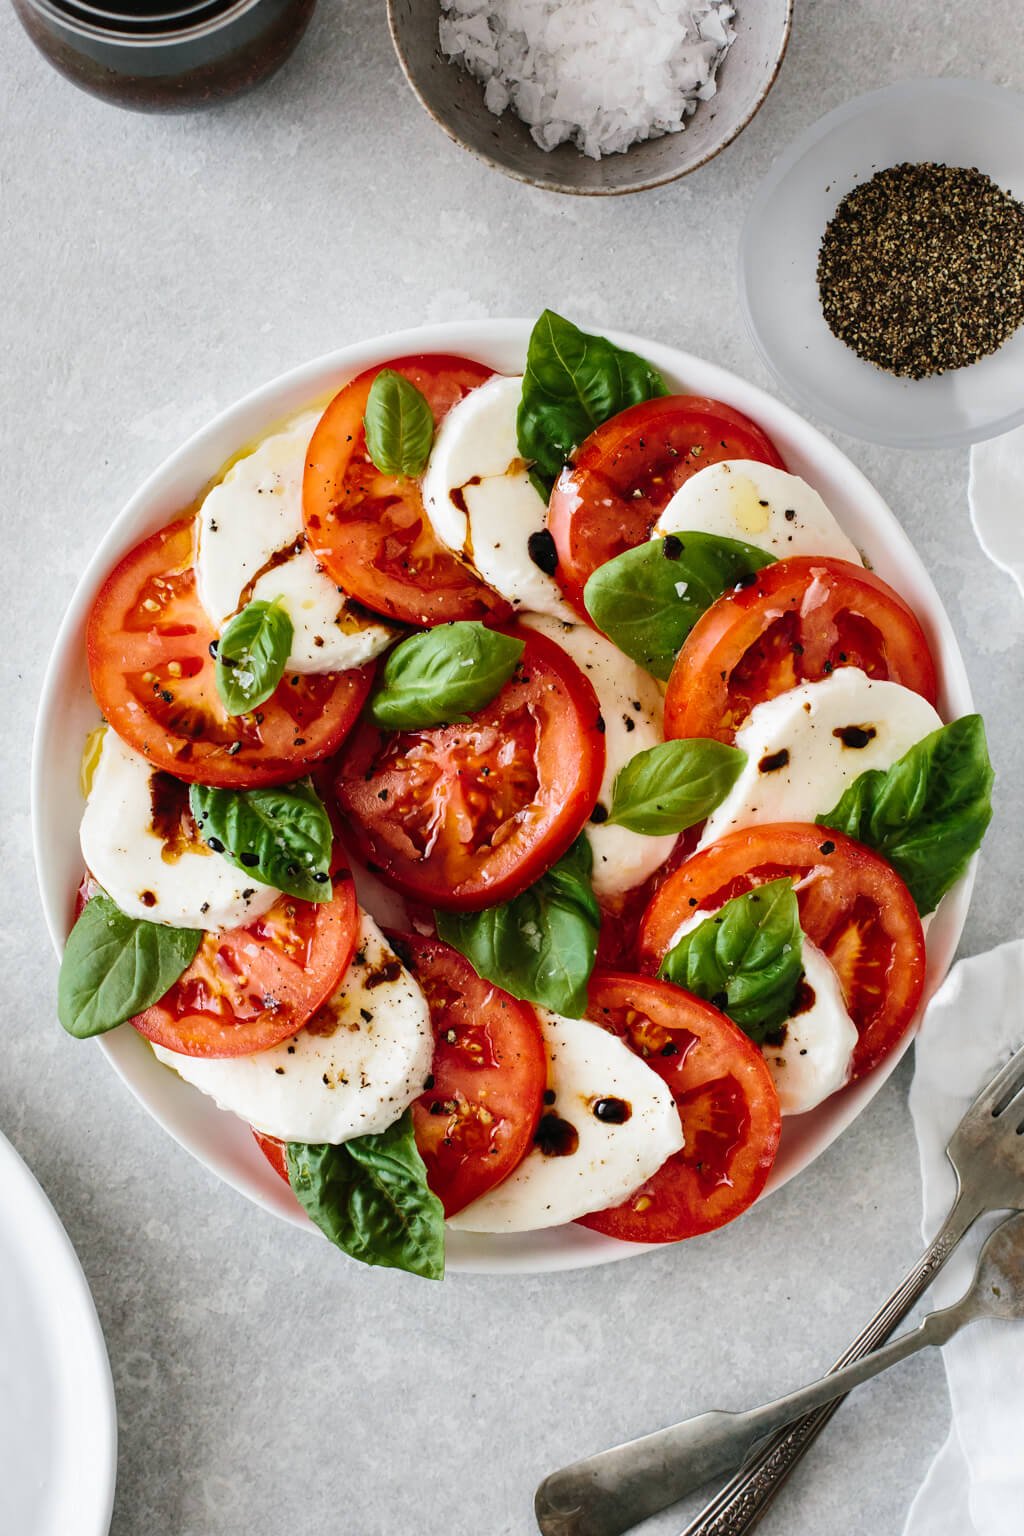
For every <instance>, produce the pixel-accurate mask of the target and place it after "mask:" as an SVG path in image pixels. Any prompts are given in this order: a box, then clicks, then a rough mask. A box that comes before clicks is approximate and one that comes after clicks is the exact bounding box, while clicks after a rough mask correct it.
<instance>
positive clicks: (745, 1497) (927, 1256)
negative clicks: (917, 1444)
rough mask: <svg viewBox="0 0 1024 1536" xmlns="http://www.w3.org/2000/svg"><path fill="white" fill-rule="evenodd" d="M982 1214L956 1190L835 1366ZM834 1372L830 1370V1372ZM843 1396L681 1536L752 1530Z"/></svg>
mask: <svg viewBox="0 0 1024 1536" xmlns="http://www.w3.org/2000/svg"><path fill="white" fill-rule="evenodd" d="M980 1214H981V1212H980V1211H979V1209H978V1208H977V1206H975V1205H974V1204H973V1203H972V1204H970V1205H968V1204H967V1203H966V1202H965V1201H964V1200H963V1198H962V1196H961V1195H960V1194H959V1193H958V1194H957V1198H956V1200H955V1201H954V1203H953V1208H952V1210H951V1211H950V1213H949V1215H948V1216H947V1217H946V1220H945V1221H944V1222H943V1224H942V1226H941V1228H940V1229H939V1231H938V1232H937V1234H936V1235H935V1237H934V1238H933V1240H932V1242H931V1243H930V1244H929V1245H928V1247H927V1248H926V1249H925V1251H924V1253H923V1254H922V1255H921V1257H920V1258H919V1259H918V1261H917V1263H916V1264H915V1265H914V1267H913V1269H911V1270H910V1271H908V1273H907V1275H906V1276H905V1277H904V1279H903V1280H902V1282H901V1283H900V1284H899V1285H898V1286H897V1287H896V1289H895V1290H894V1291H893V1293H892V1295H891V1296H890V1297H889V1298H888V1300H887V1301H885V1302H883V1303H882V1306H881V1307H880V1308H879V1310H878V1311H877V1312H876V1313H875V1315H874V1317H873V1318H872V1319H871V1321H870V1322H869V1323H868V1325H867V1327H866V1328H865V1329H864V1330H863V1332H862V1333H860V1334H859V1335H858V1336H857V1338H855V1339H854V1341H853V1343H852V1344H851V1345H850V1347H849V1349H847V1350H846V1351H845V1353H844V1354H842V1355H841V1356H840V1357H839V1359H838V1360H837V1361H836V1363H835V1365H834V1366H833V1367H832V1370H833V1371H838V1370H841V1369H842V1367H843V1366H845V1365H850V1364H851V1363H852V1362H853V1361H855V1360H860V1359H861V1358H862V1357H863V1356H864V1355H867V1354H870V1353H871V1351H872V1350H874V1349H877V1348H878V1346H879V1344H881V1343H883V1342H884V1341H885V1340H886V1339H887V1338H888V1337H889V1336H890V1334H891V1333H892V1332H893V1330H894V1329H895V1328H896V1326H897V1324H898V1323H900V1322H902V1320H903V1318H905V1317H906V1315H907V1313H908V1312H909V1311H910V1309H911V1308H912V1307H913V1305H914V1303H915V1302H916V1301H917V1300H918V1299H919V1297H921V1296H922V1295H923V1294H924V1292H925V1291H926V1290H927V1289H928V1287H929V1286H930V1285H931V1283H932V1281H933V1280H934V1279H935V1276H936V1275H937V1274H938V1272H939V1270H940V1269H941V1268H942V1266H943V1264H945V1262H946V1260H947V1259H948V1258H949V1256H950V1254H951V1253H952V1252H953V1250H954V1248H956V1246H957V1244H958V1243H959V1242H960V1239H961V1238H962V1237H963V1235H964V1233H965V1232H966V1231H967V1229H968V1228H969V1227H970V1226H971V1225H972V1223H973V1222H974V1221H975V1220H976V1218H977V1217H978V1216H979V1215H980ZM830 1374H831V1373H830ZM842 1401H843V1398H841V1397H838V1398H836V1399H835V1400H834V1401H833V1402H831V1403H826V1404H825V1406H824V1407H823V1408H816V1409H814V1410H813V1411H812V1412H811V1413H806V1414H804V1416H803V1417H802V1418H800V1419H797V1420H795V1422H794V1423H792V1424H789V1425H787V1427H786V1428H785V1429H781V1430H777V1431H776V1433H775V1434H773V1435H772V1436H771V1437H770V1438H769V1439H767V1440H765V1441H764V1443H763V1445H761V1446H760V1447H759V1449H758V1450H757V1451H755V1453H754V1454H753V1455H752V1456H751V1457H750V1458H749V1460H747V1461H746V1462H745V1463H744V1465H743V1466H742V1467H741V1468H740V1470H739V1471H738V1472H737V1473H736V1475H735V1477H732V1478H730V1480H729V1482H727V1483H726V1484H725V1486H724V1488H722V1489H721V1490H720V1491H719V1492H718V1493H717V1494H716V1495H715V1497H714V1498H713V1499H712V1500H711V1502H710V1503H709V1504H707V1505H706V1506H705V1508H704V1509H703V1510H702V1511H701V1513H700V1514H699V1515H698V1516H697V1518H696V1520H694V1521H693V1522H692V1523H691V1524H690V1525H688V1526H687V1527H686V1530H685V1531H684V1532H683V1536H743V1533H744V1532H746V1531H750V1530H752V1529H753V1528H754V1526H755V1525H756V1524H757V1522H758V1521H759V1520H760V1518H761V1516H762V1515H763V1514H764V1512H765V1510H766V1509H767V1508H768V1506H769V1504H771V1502H772V1500H773V1499H774V1497H775V1495H776V1494H777V1493H778V1491H779V1489H780V1488H781V1487H782V1484H783V1483H784V1482H785V1481H786V1478H787V1477H788V1476H789V1474H790V1473H791V1472H792V1470H793V1468H794V1467H795V1466H796V1465H797V1463H798V1462H799V1461H800V1460H801V1459H802V1458H803V1456H804V1455H805V1453H806V1452H807V1451H809V1450H810V1448H811V1446H812V1445H813V1444H814V1442H815V1440H816V1439H817V1438H818V1436H819V1435H820V1434H821V1431H822V1430H823V1429H824V1428H825V1425H826V1424H827V1423H828V1421H829V1419H831V1417H832V1415H833V1414H834V1413H835V1411H836V1409H837V1408H838V1407H839V1405H840V1403H842Z"/></svg>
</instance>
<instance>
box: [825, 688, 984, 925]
mask: <svg viewBox="0 0 1024 1536" xmlns="http://www.w3.org/2000/svg"><path fill="white" fill-rule="evenodd" d="M994 780H995V774H994V773H993V771H992V764H991V762H990V761H989V755H988V745H987V743H986V740H985V725H984V722H983V720H982V718H981V716H980V715H964V716H963V718H962V719H960V720H954V721H953V722H952V724H951V725H944V726H942V727H941V728H940V729H939V730H937V731H932V733H931V735H930V736H925V737H924V738H923V740H921V741H918V742H915V744H914V745H913V746H912V747H911V748H910V751H909V752H905V753H904V754H903V756H902V757H901V758H900V759H899V760H898V761H897V762H895V763H893V765H892V767H891V768H884V769H883V768H869V769H868V770H867V771H866V772H864V773H862V774H861V775H860V777H859V778H856V779H854V781H853V783H852V784H851V785H850V787H849V789H847V790H846V792H845V793H844V795H843V797H842V799H841V800H840V801H839V804H838V805H837V806H836V807H835V808H834V810H831V811H829V812H828V813H827V815H824V816H819V817H818V818H817V819H818V822H819V824H820V825H821V826H824V827H834V828H835V829H836V830H837V831H839V832H845V833H846V834H847V835H848V836H849V837H855V838H856V839H857V841H858V842H861V843H867V845H868V847H869V848H873V849H874V850H875V852H876V853H880V854H881V855H882V857H883V858H884V859H888V861H889V863H890V864H891V865H892V866H893V868H894V869H895V870H896V873H897V874H898V875H899V876H900V878H901V879H902V880H903V881H904V883H905V884H906V886H907V887H908V889H909V891H910V894H911V895H912V896H913V898H914V901H915V902H916V903H917V910H918V911H919V912H920V913H921V914H922V915H924V914H925V913H928V912H934V910H935V908H936V907H937V906H938V904H939V902H940V901H941V900H942V898H943V896H944V895H945V894H946V892H947V891H948V890H949V888H950V886H951V885H953V884H954V883H955V882H956V881H957V880H959V878H960V876H961V875H962V874H963V872H964V870H965V869H966V868H967V865H968V862H969V860H970V858H971V856H972V854H974V853H975V852H976V851H977V849H978V848H979V847H980V846H981V840H982V838H983V837H984V835H985V829H986V827H987V826H988V824H989V822H990V821H991V819H992V785H993V782H994Z"/></svg>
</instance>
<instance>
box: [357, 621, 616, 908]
mask: <svg viewBox="0 0 1024 1536" xmlns="http://www.w3.org/2000/svg"><path fill="white" fill-rule="evenodd" d="M503 633H506V634H510V635H514V636H515V637H516V638H517V639H521V640H523V641H524V642H525V649H524V651H523V655H522V658H521V661H520V664H519V666H518V668H517V669H516V672H515V674H514V676H513V677H512V679H511V680H510V681H509V682H508V683H506V684H505V686H504V688H502V689H501V691H500V693H499V694H498V695H497V696H496V697H495V698H494V699H493V700H492V701H491V703H490V704H488V705H486V706H485V708H483V709H481V710H478V711H477V713H476V714H475V715H474V716H473V717H472V718H471V720H470V721H469V722H468V723H467V724H463V725H449V726H436V727H434V728H432V729H428V730H421V731H399V732H385V731H380V730H378V729H377V727H376V726H374V725H373V723H372V722H371V721H370V720H368V719H366V718H364V719H363V721H362V722H361V723H360V725H359V727H358V729H357V730H356V731H355V732H354V733H353V735H352V737H351V740H350V741H349V742H348V743H347V744H346V747H345V750H344V751H343V753H342V754H341V758H340V761H339V772H338V777H337V780H336V786H335V787H336V793H337V796H338V803H339V805H340V808H341V811H342V814H343V816H344V817H345V821H346V827H345V832H344V836H345V839H346V841H347V842H349V843H350V844H351V847H352V851H353V855H354V856H355V857H356V858H358V859H360V860H361V861H362V862H363V863H364V864H366V865H367V867H368V868H369V869H370V870H371V871H372V872H373V873H374V874H379V875H380V877H381V879H382V880H384V881H385V882H386V883H387V884H388V885H391V886H393V887H394V888H395V889H396V890H398V891H401V892H402V894H403V895H405V896H408V897H409V898H410V899H412V900H413V901H422V902H426V903H427V904H428V905H430V906H432V907H440V908H443V909H445V910H449V911H466V912H470V911H477V910H479V909H480V908H482V907H490V906H494V905H496V904H497V903H498V902H502V901H508V900H509V899H510V898H511V897H513V896H515V895H518V893H519V892H520V891H522V890H524V889H525V888H526V887H527V886H528V885H531V884H532V883H533V882H534V881H535V880H537V879H538V878H539V877H540V876H541V875H542V874H543V873H544V872H545V870H547V869H550V867H551V865H552V864H554V863H556V862H557V860H558V859H560V858H561V857H562V855H563V854H564V853H566V852H567V850H568V849H569V847H570V845H571V844H572V843H573V841H574V840H575V839H576V837H577V836H578V835H579V833H580V832H581V831H582V829H583V827H584V825H585V824H586V821H587V818H588V817H589V815H590V813H591V811H592V810H593V809H594V806H595V804H596V802H597V796H598V792H599V790H600V787H601V778H602V775H603V773H604V736H603V734H602V732H601V728H600V708H599V705H598V701H597V695H596V694H595V692H594V689H593V687H592V685H591V683H590V681H589V679H588V678H587V677H586V676H585V675H584V674H583V673H582V672H581V671H580V670H579V668H578V667H577V666H576V665H575V663H574V662H573V661H571V660H570V658H569V657H568V656H567V655H566V653H565V652H564V651H563V650H562V649H561V647H560V646H557V645H555V644H554V643H553V642H552V641H550V640H548V639H547V638H546V636H544V635H539V634H537V633H535V632H534V631H532V630H528V629H518V628H516V626H514V625H513V626H511V627H509V628H507V629H505V630H504V631H503Z"/></svg>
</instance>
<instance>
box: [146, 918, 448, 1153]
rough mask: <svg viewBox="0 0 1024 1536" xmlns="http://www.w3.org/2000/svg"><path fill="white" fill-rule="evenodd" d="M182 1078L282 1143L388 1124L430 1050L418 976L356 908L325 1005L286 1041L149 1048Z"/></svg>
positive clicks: (426, 1068)
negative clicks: (219, 1054) (209, 1054)
mask: <svg viewBox="0 0 1024 1536" xmlns="http://www.w3.org/2000/svg"><path fill="white" fill-rule="evenodd" d="M153 1049H154V1051H155V1052H156V1054H157V1056H158V1057H159V1059H160V1060H161V1061H162V1062H163V1063H164V1065H165V1066H167V1067H172V1068H173V1069H174V1071H175V1072H177V1073H178V1074H179V1076H181V1077H183V1078H184V1079H185V1081H186V1082H188V1083H192V1085H193V1086H194V1087H196V1088H199V1089H201V1091H202V1092H203V1093H207V1094H209V1095H210V1097H211V1098H213V1099H216V1101H217V1103H218V1104H219V1105H220V1107H221V1109H228V1110H230V1111H231V1112H232V1114H236V1115H240V1116H241V1117H242V1119H243V1120H247V1121H248V1122H249V1124H250V1125H252V1126H255V1128H256V1130H258V1131H263V1132H264V1133H265V1134H266V1135H268V1136H277V1137H279V1138H280V1140H281V1141H304V1142H332V1143H335V1144H336V1143H338V1142H343V1141H349V1140H350V1139H351V1138H352V1137H353V1136H365V1135H368V1134H369V1133H371V1132H374V1131H384V1130H387V1128H388V1126H389V1125H392V1124H393V1123H394V1121H395V1120H397V1119H398V1117H399V1115H401V1114H402V1112H403V1110H405V1109H406V1108H407V1107H408V1106H409V1105H410V1104H411V1103H412V1101H413V1099H415V1098H418V1096H419V1095H420V1094H421V1093H422V1091H423V1087H424V1083H425V1081H426V1078H427V1075H428V1073H429V1072H430V1064H431V1061H432V1059H433V1054H434V1035H433V1030H432V1028H431V1024H430V1010H429V1008H428V1007H427V1000H426V998H425V997H424V995H423V993H422V991H421V990H420V987H419V985H418V983H417V982H416V981H415V980H414V979H413V977H412V976H411V975H410V974H409V972H408V971H407V970H406V969H405V967H404V966H403V965H402V963H401V961H400V960H399V959H398V958H397V956H396V955H395V954H394V953H393V952H392V950H391V949H390V948H389V947H388V945H387V943H386V941H385V939H384V937H383V935H382V934H381V931H380V929H379V928H378V927H377V925H376V923H375V922H374V921H373V918H372V917H370V916H368V914H367V913H365V912H364V913H363V914H362V917H361V925H360V931H359V938H358V940H357V943H356V953H355V956H354V958H353V960H352V963H351V965H350V966H349V968H348V970H347V971H346V972H345V975H344V977H343V978H342V982H341V985H340V986H339V988H338V990H337V992H336V993H335V994H334V996H333V997H332V998H331V1000H330V1002H328V1003H327V1004H325V1006H324V1007H323V1008H321V1009H320V1011H319V1013H317V1014H316V1015H315V1016H314V1017H313V1018H312V1019H311V1020H310V1022H309V1023H308V1024H307V1025H306V1026H305V1028H304V1029H300V1030H299V1032H298V1034H297V1035H295V1036H294V1037H293V1038H292V1039H291V1040H285V1041H282V1042H281V1044H280V1045H274V1046H271V1047H270V1049H269V1050H266V1051H258V1052H257V1053H256V1055H254V1056H234V1057H229V1058H223V1059H220V1060H207V1059H205V1058H201V1057H198V1056H180V1055H178V1054H177V1052H175V1051H168V1050H165V1049H164V1048H163V1047H162V1046H158V1045H155V1046H154V1047H153Z"/></svg>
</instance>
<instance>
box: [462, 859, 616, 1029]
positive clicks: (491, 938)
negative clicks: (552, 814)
mask: <svg viewBox="0 0 1024 1536" xmlns="http://www.w3.org/2000/svg"><path fill="white" fill-rule="evenodd" d="M592 868H593V857H592V855H591V852H590V844H589V842H588V841H587V839H586V837H585V836H581V837H578V838H577V839H576V841H575V843H574V844H573V845H572V847H571V848H570V850H569V852H568V853H567V854H566V855H565V857H564V858H563V859H561V860H559V862H558V863H557V864H555V865H554V867H553V868H551V869H549V870H548V872H547V874H546V875H542V876H541V878H540V879H539V880H538V881H537V882H536V883H535V884H534V885H532V886H530V888H529V889H528V890H525V891H523V892H522V893H521V894H520V895H519V896H515V897H513V899H512V900H511V901H506V902H503V903H502V905H501V906H497V907H489V908H488V909H487V910H486V911H484V912H435V913H434V918H435V921H436V923H437V931H438V934H439V936H440V937H441V938H442V939H443V940H444V941H445V943H446V944H451V945H452V946H453V947H454V948H455V949H457V950H459V951H460V952H461V953H462V954H464V955H465V957H466V959H467V960H468V961H469V962H470V964H471V965H472V966H473V969H474V970H475V971H476V972H477V974H478V975H480V976H483V977H484V978H485V979H486V980H487V981H493V982H494V983H495V985H496V986H499V987H503V988H504V990H505V991H506V992H511V994H512V996H513V997H520V998H523V999H525V1000H526V1001H527V1002H530V1003H540V1004H541V1006H542V1007H544V1008H550V1009H552V1011H553V1012H555V1013H562V1014H565V1015H567V1016H568V1017H569V1018H573V1019H578V1018H581V1017H582V1015H583V1012H584V1010H585V1008H586V1006H587V982H588V981H589V980H590V973H591V971H592V970H593V968H594V958H595V956H596V954H597V935H598V929H599V928H600V926H601V912H600V909H599V907H598V905H597V898H596V897H595V896H594V892H593V889H592V887H591V884H590V876H591V870H592Z"/></svg>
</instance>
